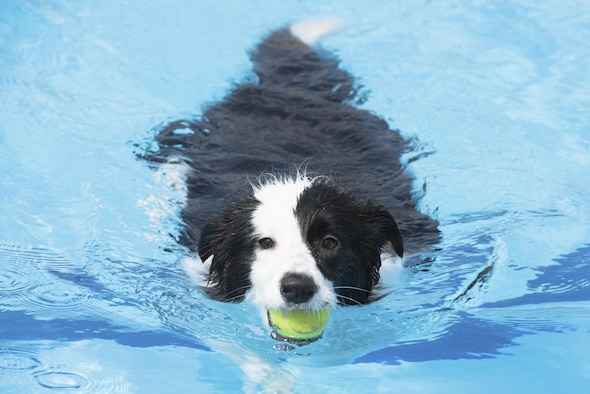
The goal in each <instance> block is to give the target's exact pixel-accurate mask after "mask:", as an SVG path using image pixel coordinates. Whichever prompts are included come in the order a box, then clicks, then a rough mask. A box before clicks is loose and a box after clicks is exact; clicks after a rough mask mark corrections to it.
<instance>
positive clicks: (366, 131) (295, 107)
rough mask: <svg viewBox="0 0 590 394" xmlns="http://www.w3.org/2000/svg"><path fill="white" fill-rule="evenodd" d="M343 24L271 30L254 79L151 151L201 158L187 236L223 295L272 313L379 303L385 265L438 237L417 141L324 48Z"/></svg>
mask: <svg viewBox="0 0 590 394" xmlns="http://www.w3.org/2000/svg"><path fill="white" fill-rule="evenodd" d="M338 27H339V26H338V22H336V21H334V20H320V21H311V22H303V23H298V24H295V25H292V26H290V27H287V28H283V29H280V30H277V31H275V32H273V33H271V34H270V35H268V36H267V37H266V38H265V39H264V40H263V41H262V42H261V43H260V44H259V45H258V46H257V47H256V48H255V49H254V50H253V51H252V53H251V59H252V63H253V71H254V73H255V74H256V77H257V78H256V80H255V81H247V82H243V83H241V84H239V85H238V86H236V87H235V88H234V89H233V90H232V91H231V92H229V94H228V95H227V97H225V99H223V101H221V102H219V103H217V104H214V105H212V106H209V107H208V108H206V109H205V110H204V113H203V115H202V116H201V117H200V118H199V119H187V120H177V121H173V122H170V123H168V124H166V125H165V126H163V127H162V128H161V130H159V132H158V135H157V136H156V139H157V142H158V149H159V150H158V152H154V153H153V154H151V155H150V156H149V157H148V158H149V159H150V160H153V161H159V162H168V163H182V164H184V165H185V166H186V167H187V168H188V171H187V173H186V174H185V176H186V186H187V201H186V205H185V206H184V208H183V210H182V212H181V218H182V221H183V232H182V235H181V237H180V239H179V242H180V243H181V244H182V245H184V246H185V247H187V248H188V249H189V250H190V251H191V252H193V253H196V254H197V255H198V258H195V259H192V260H191V261H190V262H189V264H188V267H187V269H188V271H189V273H190V272H193V273H194V272H200V271H201V269H200V267H199V266H202V267H206V280H205V282H206V283H205V290H206V291H207V293H208V294H209V296H210V297H212V298H214V299H216V300H220V301H225V302H230V301H233V302H238V301H242V300H246V301H249V302H252V303H254V304H255V305H256V306H257V307H258V308H259V309H260V310H261V311H262V312H263V313H266V311H267V310H269V309H278V310H292V309H304V310H310V311H313V310H320V309H323V308H326V307H331V306H334V305H336V304H344V305H359V304H366V303H368V302H371V301H372V300H373V299H375V298H377V297H378V292H376V291H375V289H376V286H377V285H378V283H379V281H380V268H381V267H382V264H385V263H386V262H388V263H392V262H396V261H397V262H399V261H401V258H402V257H403V255H404V253H407V252H408V251H417V250H421V249H424V248H426V247H428V246H430V245H433V244H434V243H436V242H437V240H438V237H439V233H438V230H437V222H436V221H435V220H433V219H432V218H431V217H429V216H427V215H425V214H422V213H420V212H419V211H418V210H417V207H416V201H415V199H413V178H412V177H411V175H410V174H409V173H408V172H407V171H406V170H405V168H404V166H403V165H402V164H401V163H400V156H401V155H402V154H404V153H406V152H408V151H409V150H411V141H409V140H407V139H405V138H403V137H402V136H401V135H400V134H399V132H398V131H397V130H391V129H390V128H389V127H388V125H387V123H386V122H385V121H384V120H383V119H381V118H380V117H378V116H376V115H374V114H372V113H370V112H368V111H366V110H361V109H358V108H356V107H355V106H354V105H353V104H354V103H355V99H357V100H360V99H358V98H357V93H358V92H357V86H356V85H355V82H354V80H353V78H352V76H351V75H350V74H349V73H348V72H347V71H345V70H343V69H341V68H340V67H339V62H338V60H337V59H335V58H334V57H333V56H330V55H329V54H326V53H324V52H323V51H321V52H320V51H317V50H315V49H314V48H313V44H314V43H315V42H316V41H317V40H318V39H319V38H320V37H321V36H323V35H324V34H327V33H330V32H332V31H333V30H336V28H338ZM394 216H395V219H394Z"/></svg>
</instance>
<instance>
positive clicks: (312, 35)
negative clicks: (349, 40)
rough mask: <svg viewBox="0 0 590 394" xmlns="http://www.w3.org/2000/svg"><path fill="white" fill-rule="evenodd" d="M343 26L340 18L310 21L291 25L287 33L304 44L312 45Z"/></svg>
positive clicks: (343, 23)
mask: <svg viewBox="0 0 590 394" xmlns="http://www.w3.org/2000/svg"><path fill="white" fill-rule="evenodd" d="M345 26H346V24H345V22H344V20H343V19H340V18H325V19H310V20H305V21H301V22H297V23H294V24H292V25H291V26H290V27H289V31H290V32H291V34H292V35H293V36H295V37H297V38H299V39H300V40H301V41H303V42H304V43H305V44H307V45H313V44H315V43H316V42H318V41H319V40H320V39H321V38H322V37H324V36H327V35H328V34H332V33H335V32H337V31H339V30H342V29H343V28H344V27H345Z"/></svg>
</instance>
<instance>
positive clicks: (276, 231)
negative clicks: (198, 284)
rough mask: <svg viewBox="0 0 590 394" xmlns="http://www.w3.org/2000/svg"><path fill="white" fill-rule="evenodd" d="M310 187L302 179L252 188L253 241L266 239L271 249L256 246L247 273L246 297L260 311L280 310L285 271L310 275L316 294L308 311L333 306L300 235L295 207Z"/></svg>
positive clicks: (329, 287)
mask: <svg viewBox="0 0 590 394" xmlns="http://www.w3.org/2000/svg"><path fill="white" fill-rule="evenodd" d="M311 185H312V180H310V179H309V178H306V177H297V178H296V179H274V180H273V181H272V182H268V183H266V184H264V185H261V186H256V187H255V190H254V196H255V197H256V199H258V201H260V205H259V206H258V208H257V209H256V210H255V212H254V214H253V217H252V224H253V227H254V233H255V236H256V237H257V239H261V238H270V239H272V240H273V241H274V246H273V247H272V248H269V249H262V248H260V247H259V246H258V245H257V247H256V250H255V252H254V261H253V262H252V268H251V273H250V280H251V282H252V288H251V289H250V290H249V291H248V293H247V294H246V297H247V299H248V300H249V301H251V302H252V303H253V304H255V305H257V306H258V307H259V308H260V309H263V310H265V309H269V308H272V309H281V308H285V307H286V304H285V301H284V300H283V298H282V296H281V292H280V282H281V279H282V278H283V276H284V275H285V274H286V273H288V272H296V273H302V274H306V275H308V276H310V277H311V278H312V279H313V280H314V282H315V284H316V286H317V288H318V291H317V293H316V294H315V295H314V297H313V298H312V299H311V300H310V301H309V302H308V303H307V304H306V305H305V307H306V308H309V309H322V308H325V307H326V306H327V305H328V304H329V305H334V304H335V303H336V296H335V295H334V292H333V289H332V284H331V282H330V281H328V280H327V279H325V278H324V276H323V275H322V274H321V272H320V270H319V269H318V267H317V265H316V262H315V260H314V258H313V256H312V254H311V252H310V250H309V248H308V247H307V244H306V243H305V240H304V239H303V237H302V235H301V229H300V227H299V222H298V220H297V217H296V216H295V208H296V206H297V201H298V199H299V196H300V195H301V193H303V191H304V190H305V189H306V188H307V187H309V186H311Z"/></svg>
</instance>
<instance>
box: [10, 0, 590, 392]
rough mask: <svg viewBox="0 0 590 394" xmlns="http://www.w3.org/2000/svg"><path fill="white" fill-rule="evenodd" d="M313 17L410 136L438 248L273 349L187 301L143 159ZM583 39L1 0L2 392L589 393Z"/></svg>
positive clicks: (456, 14) (522, 22) (233, 9)
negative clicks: (162, 130)
mask: <svg viewBox="0 0 590 394" xmlns="http://www.w3.org/2000/svg"><path fill="white" fill-rule="evenodd" d="M318 15H336V16H340V17H342V18H344V19H346V20H347V21H348V22H349V27H348V29H346V30H344V31H343V32H341V33H339V34H336V35H333V36H330V37H328V38H327V39H326V40H324V41H323V45H324V46H325V47H326V48H327V49H329V50H331V51H334V52H335V53H336V54H337V55H338V56H339V57H340V58H341V59H342V64H343V66H344V67H346V68H347V69H348V70H350V71H352V73H353V74H354V75H356V76H357V77H359V78H360V82H361V83H362V84H363V85H364V86H365V92H366V96H367V100H366V102H364V103H362V104H361V105H362V107H363V108H366V109H370V110H372V111H375V112H376V113H378V114H380V115H382V116H383V117H384V118H385V119H386V120H387V121H388V122H389V123H390V125H391V126H392V127H395V128H399V129H400V130H402V132H403V133H404V134H405V135H407V136H409V137H416V138H417V142H416V144H417V150H416V152H413V153H412V154H408V156H407V157H406V158H405V160H406V161H407V163H408V167H409V168H410V169H411V171H413V172H414V174H415V175H416V179H417V181H416V192H417V194H418V195H419V197H420V204H421V209H422V210H423V211H425V212H429V213H431V214H432V215H433V216H435V217H436V218H438V220H440V222H441V230H442V232H443V241H442V244H441V251H439V252H437V253H436V254H435V255H432V256H428V257H430V258H431V259H432V261H431V263H430V264H428V266H419V267H412V266H411V264H410V266H409V267H408V268H407V269H406V270H405V271H404V272H403V273H402V274H401V275H400V278H399V281H398V284H397V287H396V291H395V292H394V293H393V294H392V295H390V296H388V297H386V298H385V299H383V300H381V301H380V302H378V303H375V304H372V305H369V306H363V307H360V308H356V307H349V308H339V309H338V310H336V311H334V319H332V321H331V322H330V323H329V325H328V328H327V330H326V333H325V335H324V338H322V340H320V341H318V342H316V343H313V344H311V345H308V346H304V347H300V348H295V349H284V348H277V347H276V346H275V345H276V343H274V342H273V341H272V340H271V339H269V337H268V332H267V330H266V328H265V327H263V326H262V325H261V323H260V321H259V320H258V316H257V314H256V313H253V311H252V309H251V307H249V306H248V305H226V304H219V303H215V302H212V301H209V300H207V299H206V298H205V297H203V295H202V294H200V292H199V291H197V290H195V289H194V287H193V286H192V285H191V283H190V281H189V280H188V278H187V277H186V275H185V274H184V273H183V271H182V269H181V267H180V265H179V262H178V258H179V256H180V255H181V251H180V250H179V249H178V247H177V246H176V244H175V243H174V241H173V237H171V235H172V236H174V235H175V234H177V231H178V222H177V217H176V214H177V212H178V210H179V208H180V204H181V195H182V191H181V190H175V189H174V188H171V187H169V186H168V184H167V183H166V182H165V181H164V180H163V179H162V177H161V176H160V174H159V173H157V172H154V171H153V170H152V169H150V168H149V167H148V166H147V165H146V163H145V162H142V161H140V160H138V159H137V158H136V153H138V152H141V151H142V149H145V148H146V146H147V145H148V144H149V143H150V142H149V141H150V138H151V137H152V136H153V135H154V133H155V129H156V128H157V127H158V125H160V124H162V122H164V121H165V120H166V119H174V118H178V117H179V116H182V115H187V114H198V112H199V109H200V107H199V106H200V105H202V104H204V103H207V102H210V101H212V100H215V99H220V98H222V97H223V95H224V94H225V93H226V92H227V91H228V89H229V88H231V86H232V84H233V83H234V82H236V81H240V80H242V79H244V78H248V76H249V61H248V57H247V50H248V49H250V48H252V46H253V45H254V43H256V42H257V40H259V39H260V38H261V37H262V36H263V35H264V34H265V33H267V32H268V31H269V30H271V29H273V28H276V27H278V26H282V25H284V24H286V23H289V22H290V21H294V20H299V19H304V18H309V17H312V16H318ZM588 42H590V6H589V5H588V4H586V2H584V1H578V2H576V1H571V2H562V1H539V2H535V3H534V4H533V3H532V2H531V4H530V5H525V4H524V3H523V2H516V1H505V2H489V3H488V2H485V1H480V2H469V1H455V2H428V1H417V2H411V3H410V2H402V1H399V2H391V1H375V2H363V4H361V3H360V2H356V1H348V0H339V1H331V0H328V1H324V2H313V1H295V0H293V1H283V2H274V1H270V0H261V1H257V2H256V3H252V4H250V3H245V2H244V3H242V2H238V1H234V2H231V3H223V4H222V3H220V2H215V1H200V2H198V4H197V3H194V2H190V1H182V0H178V1H172V2H166V3H165V4H164V3H160V2H155V1H137V0H131V1H128V2H125V3H122V2H116V1H105V2H96V3H91V4H85V3H78V2H67V1H63V0H55V1H46V2H38V1H25V2H15V1H5V2H2V4H1V5H0V188H1V189H0V190H1V194H0V392H3V393H4V392H27V393H30V392H39V393H43V392H49V391H57V392H59V391H69V392H138V393H140V392H141V393H144V392H199V393H200V392H240V391H246V392H261V391H269V392H274V391H286V392H289V391H293V392H300V393H303V392H305V393H314V392H343V391H347V392H359V391H364V392H379V391H381V392H400V393H414V392H437V393H445V392H453V393H456V392H479V393H486V392H490V393H496V392H499V391H500V390H502V391H503V392H551V393H553V392H557V391H560V392H563V391H565V392H588V391H589V387H590V358H589V357H588V355H589V354H590V204H588V202H589V201H590V186H589V182H588V179H589V178H590V177H589V176H590V120H589V119H590V118H589V117H588V108H590V74H589V70H590V67H589V62H590V48H589V47H588V45H587V43H588ZM415 159H418V160H415ZM410 262H411V261H410ZM492 263H493V264H494V269H493V270H492V273H491V275H489V277H488V278H487V280H486V281H480V282H477V284H476V285H475V286H474V287H473V288H472V289H470V291H469V293H468V296H463V297H461V295H462V293H463V292H464V291H465V289H466V287H467V286H468V285H469V284H470V283H471V282H473V281H474V280H475V278H476V277H477V275H478V273H479V272H481V271H482V270H483V269H485V267H487V266H489V265H490V264H492Z"/></svg>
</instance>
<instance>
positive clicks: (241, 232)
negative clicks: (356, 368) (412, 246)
mask: <svg viewBox="0 0 590 394" xmlns="http://www.w3.org/2000/svg"><path fill="white" fill-rule="evenodd" d="M388 244H390V245H391V247H392V248H393V250H394V251H395V253H396V254H397V255H398V256H400V257H401V256H402V255H403V243H402V237H401V234H400V232H399V230H398V227H397V225H396V222H395V220H394V219H393V217H392V216H391V215H390V214H389V212H387V211H386V210H385V209H384V208H383V207H381V206H378V205H375V204H373V203H371V202H368V201H364V200H361V199H357V198H356V197H355V196H353V195H351V194H348V193H347V192H345V191H344V190H342V189H340V188H338V187H337V186H335V185H333V184H331V182H330V181H329V180H327V179H324V178H319V179H311V178H308V177H305V176H298V177H296V178H293V179H292V178H284V179H279V178H272V179H271V180H270V181H267V182H265V183H261V184H260V185H257V186H255V187H254V192H253V194H252V195H251V196H249V197H247V198H245V199H243V200H242V201H239V202H237V203H235V204H234V205H232V206H231V207H230V209H229V210H227V211H225V213H224V214H222V215H220V216H219V217H218V218H217V219H216V220H215V221H213V222H212V223H211V224H208V225H206V226H205V227H204V228H203V230H202V232H201V237H200V242H199V255H200V257H201V260H202V261H204V262H205V261H206V262H208V263H210V269H209V278H208V279H209V284H208V290H209V292H210V295H211V296H212V297H213V298H215V299H218V300H221V301H241V300H243V299H247V300H249V301H251V302H252V303H254V304H255V305H257V306H258V307H259V308H260V309H261V310H262V311H266V310H269V309H279V310H280V309H283V310H289V309H306V310H320V309H323V308H326V307H328V306H333V305H335V304H336V303H342V304H365V303H367V302H369V299H370V295H371V291H372V290H373V287H374V286H375V284H376V283H377V282H378V280H379V267H380V266H381V252H382V249H383V248H384V247H385V246H386V245H388Z"/></svg>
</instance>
